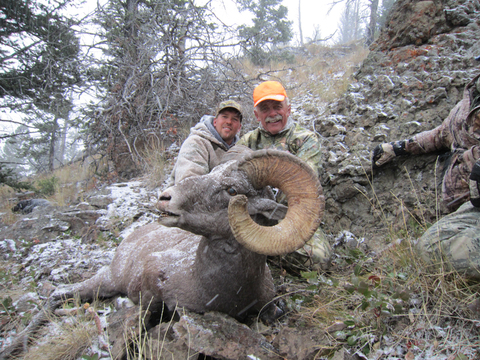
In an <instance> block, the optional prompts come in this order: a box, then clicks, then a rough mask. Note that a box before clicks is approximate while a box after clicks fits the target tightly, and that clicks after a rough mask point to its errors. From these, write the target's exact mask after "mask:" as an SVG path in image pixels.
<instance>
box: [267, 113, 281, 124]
mask: <svg viewBox="0 0 480 360" xmlns="http://www.w3.org/2000/svg"><path fill="white" fill-rule="evenodd" d="M282 119H283V118H282V115H280V114H278V115H275V116H273V117H271V116H269V117H266V118H265V122H266V123H273V122H277V121H280V120H282Z"/></svg>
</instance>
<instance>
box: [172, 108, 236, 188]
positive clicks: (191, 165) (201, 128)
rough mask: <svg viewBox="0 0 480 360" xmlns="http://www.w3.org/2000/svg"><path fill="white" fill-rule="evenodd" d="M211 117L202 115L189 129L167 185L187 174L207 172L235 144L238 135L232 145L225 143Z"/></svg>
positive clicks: (176, 181) (194, 174)
mask: <svg viewBox="0 0 480 360" xmlns="http://www.w3.org/2000/svg"><path fill="white" fill-rule="evenodd" d="M213 119H214V118H213V116H203V117H202V118H201V119H200V122H199V123H198V124H197V125H195V126H194V127H192V128H191V129H190V134H189V135H188V137H187V138H186V139H185V141H184V142H183V144H182V147H181V148H180V151H179V153H178V157H177V161H176V163H175V166H174V168H173V170H172V173H171V174H170V178H169V180H168V181H167V186H173V185H175V184H177V183H178V182H179V181H181V180H183V179H185V178H187V177H189V176H196V175H205V174H208V173H209V172H210V171H211V170H212V169H213V168H214V167H215V166H217V165H218V164H219V163H220V160H221V158H222V156H223V155H224V154H225V153H226V152H227V151H228V149H229V148H231V147H232V146H233V145H235V143H236V142H237V140H238V136H236V137H235V139H234V141H233V143H232V145H228V144H227V143H225V141H223V139H222V138H221V137H220V135H219V134H218V132H217V131H216V130H215V128H214V126H213Z"/></svg>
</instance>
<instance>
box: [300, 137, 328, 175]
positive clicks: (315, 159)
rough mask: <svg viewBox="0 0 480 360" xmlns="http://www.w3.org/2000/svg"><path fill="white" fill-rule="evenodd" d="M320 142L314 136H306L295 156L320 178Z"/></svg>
mask: <svg viewBox="0 0 480 360" xmlns="http://www.w3.org/2000/svg"><path fill="white" fill-rule="evenodd" d="M320 150H321V147H320V141H319V139H318V137H317V136H316V135H315V134H311V135H308V136H307V137H306V138H305V139H304V141H303V143H302V145H301V146H300V147H299V148H298V150H297V152H296V154H295V155H296V156H298V157H299V158H300V159H302V160H303V161H305V162H306V163H307V164H308V165H309V166H310V167H311V168H312V169H313V170H314V171H315V172H316V173H317V174H318V176H320V170H321V169H320V168H321V159H322V154H321V151H320Z"/></svg>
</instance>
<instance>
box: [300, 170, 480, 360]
mask: <svg viewBox="0 0 480 360" xmlns="http://www.w3.org/2000/svg"><path fill="white" fill-rule="evenodd" d="M407 176H408V174H407ZM410 184H411V185H412V192H413V193H415V194H417V190H416V189H415V188H414V187H413V182H410ZM364 195H365V196H366V194H364ZM417 199H418V196H417ZM397 200H398V202H399V208H400V209H401V210H400V213H401V214H403V215H402V216H403V218H404V221H403V228H398V227H395V226H393V225H392V224H389V223H388V220H387V217H386V216H385V214H384V212H383V209H382V206H381V204H380V201H379V200H378V199H377V198H376V196H375V195H374V198H373V200H372V208H377V209H378V214H379V219H380V221H383V222H384V225H385V228H386V229H387V232H386V234H385V238H384V243H383V244H381V245H380V246H379V245H378V244H377V248H375V249H374V252H372V251H370V250H367V248H365V247H362V246H358V247H357V248H353V249H352V248H347V247H339V248H337V249H336V251H335V252H336V256H337V257H336V259H335V264H336V266H335V268H334V270H333V271H332V273H331V274H329V275H328V276H323V275H321V276H312V275H311V274H308V273H305V274H303V277H304V278H305V279H306V280H307V283H309V284H311V285H310V286H309V287H308V288H307V291H305V292H304V294H303V295H302V296H301V297H300V298H301V300H302V307H301V309H300V310H299V311H298V313H297V314H295V315H294V316H293V317H292V319H291V321H293V322H295V321H301V322H307V323H309V324H310V325H312V326H315V327H318V328H323V329H328V327H329V326H331V325H332V324H333V323H335V322H340V323H342V324H343V325H344V328H343V329H341V330H336V331H332V332H330V333H328V336H329V340H330V342H329V344H328V346H326V347H324V348H323V350H321V351H319V354H320V353H322V354H325V353H328V352H331V353H333V352H335V351H338V350H339V349H341V348H347V349H350V352H351V353H354V352H356V351H360V352H362V353H364V354H369V356H372V355H373V353H374V352H376V351H383V352H384V353H385V352H386V351H393V352H394V351H398V349H402V351H403V352H402V353H400V354H399V355H398V356H399V357H400V358H406V359H407V358H408V359H413V358H414V356H420V357H419V358H434V356H440V355H443V354H446V355H448V356H450V357H448V359H452V360H463V359H477V358H479V356H480V352H479V351H478V350H477V349H479V348H480V341H479V339H478V328H479V327H480V321H478V320H477V319H479V317H480V306H479V303H478V302H477V294H478V292H479V291H480V284H478V282H470V281H469V280H467V279H466V278H465V277H463V276H462V275H460V274H458V273H457V272H455V271H454V270H452V269H453V267H452V266H451V265H450V264H448V263H446V262H445V260H439V261H438V262H437V263H435V264H431V263H428V264H427V263H426V262H425V260H424V259H423V258H422V257H421V256H420V254H419V250H418V248H417V247H416V243H417V241H418V238H419V237H420V236H421V235H422V234H423V233H424V232H425V231H426V230H427V229H428V227H429V226H430V224H427V223H425V221H424V220H422V217H421V216H418V215H416V214H412V213H411V212H408V211H407V210H406V208H405V207H404V206H403V203H402V202H401V201H400V199H397ZM417 205H418V207H419V214H422V202H421V200H420V199H418V204H417ZM365 240H366V243H367V244H369V241H368V239H365ZM369 245H370V244H369ZM444 258H446V257H444ZM431 261H435V260H431ZM392 349H393V350H392ZM422 356H423V357H422ZM369 358H370V357H369ZM373 358H376V357H373Z"/></svg>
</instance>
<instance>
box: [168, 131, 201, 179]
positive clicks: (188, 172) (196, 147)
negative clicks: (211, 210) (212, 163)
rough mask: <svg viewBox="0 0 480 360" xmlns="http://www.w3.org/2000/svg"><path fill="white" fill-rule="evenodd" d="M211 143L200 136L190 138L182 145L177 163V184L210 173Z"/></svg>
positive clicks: (175, 169)
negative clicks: (209, 146)
mask: <svg viewBox="0 0 480 360" xmlns="http://www.w3.org/2000/svg"><path fill="white" fill-rule="evenodd" d="M208 143H209V141H208V140H206V139H203V138H201V137H200V136H189V137H188V138H187V139H186V140H185V141H184V142H183V144H182V147H181V148H180V151H179V153H178V157H177V162H176V163H175V168H174V170H173V171H174V176H175V184H177V183H178V182H180V181H181V180H183V179H185V178H187V177H190V176H196V175H205V174H208V173H209V170H210V169H209V165H208V164H209V151H208V148H207V147H208V145H209V144H208Z"/></svg>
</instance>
